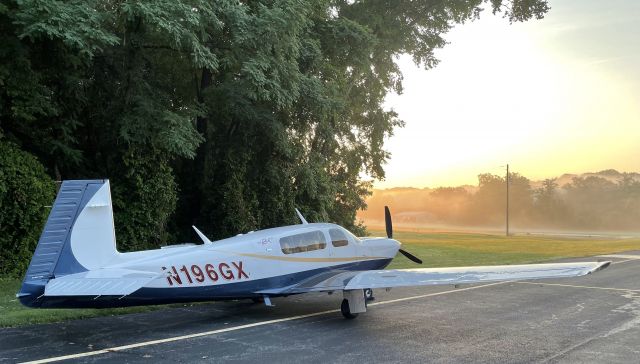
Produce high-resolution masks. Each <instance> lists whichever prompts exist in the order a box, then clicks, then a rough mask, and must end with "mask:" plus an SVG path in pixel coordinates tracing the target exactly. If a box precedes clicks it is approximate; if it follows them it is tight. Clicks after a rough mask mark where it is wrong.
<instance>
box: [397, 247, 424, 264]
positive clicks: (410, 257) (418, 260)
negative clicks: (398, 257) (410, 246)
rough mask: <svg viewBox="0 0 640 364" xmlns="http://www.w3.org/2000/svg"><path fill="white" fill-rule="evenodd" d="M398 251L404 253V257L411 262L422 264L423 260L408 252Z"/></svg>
mask: <svg viewBox="0 0 640 364" xmlns="http://www.w3.org/2000/svg"><path fill="white" fill-rule="evenodd" d="M398 251H399V252H400V253H402V255H404V256H405V257H407V258H409V260H411V261H413V262H415V263H418V264H422V260H421V259H420V258H418V257H416V256H415V255H413V254H411V253H409V252H408V251H406V250H403V249H400V250H398Z"/></svg>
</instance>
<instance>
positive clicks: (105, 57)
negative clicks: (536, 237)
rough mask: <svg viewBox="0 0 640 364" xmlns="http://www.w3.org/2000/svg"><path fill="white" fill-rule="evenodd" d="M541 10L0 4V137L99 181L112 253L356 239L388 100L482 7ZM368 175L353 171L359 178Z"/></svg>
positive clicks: (400, 4) (454, 5)
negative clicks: (303, 236) (110, 204)
mask: <svg viewBox="0 0 640 364" xmlns="http://www.w3.org/2000/svg"><path fill="white" fill-rule="evenodd" d="M485 8H486V9H487V10H490V11H494V12H500V13H502V14H504V16H505V17H507V18H508V19H509V21H522V20H527V19H530V18H539V17H541V16H542V15H543V14H544V13H545V12H546V11H547V9H548V8H547V6H546V1H544V0H529V1H524V2H523V1H516V0H510V1H508V0H504V1H502V0H474V1H466V0H465V1H461V0H447V1H439V2H415V1H409V0H398V1H343V0H313V1H299V0H251V1H241V2H240V1H232V0H172V1H170V0H161V1H155V0H154V1H150V0H143V1H133V0H121V1H109V0H107V1H95V0H89V1H61V0H53V1H43V0H8V1H6V2H4V3H3V4H2V5H1V6H0V30H1V32H0V45H1V46H0V85H1V86H2V87H1V88H0V133H2V134H4V135H5V137H6V138H7V139H8V140H12V141H15V142H17V144H18V145H20V147H21V148H22V149H23V150H25V151H27V152H29V153H31V154H33V155H35V156H36V157H37V158H38V159H39V160H40V161H42V163H43V164H44V166H45V167H46V171H47V172H48V173H49V175H50V176H52V177H54V178H55V179H56V180H61V179H73V178H110V179H111V180H112V181H113V183H112V186H113V194H114V201H115V218H116V222H117V225H116V235H117V238H118V242H119V247H120V249H123V250H136V249H143V248H149V247H153V246H158V245H160V244H163V243H166V242H167V241H170V240H173V239H179V240H193V239H194V238H195V236H194V235H193V232H192V231H191V230H190V226H191V225H192V224H196V225H198V226H199V227H200V228H201V229H202V230H203V231H204V232H205V233H207V234H209V235H210V237H211V238H220V237H225V236H229V235H231V234H236V233H241V232H246V231H247V230H254V229H258V228H265V227H270V226H275V225H280V224H288V223H294V222H295V221H296V220H295V214H294V212H293V208H294V207H296V206H297V207H299V208H300V209H301V210H302V211H303V213H305V214H306V215H307V217H308V218H309V220H310V221H318V220H323V221H333V222H337V223H340V224H342V225H345V226H346V227H348V228H350V229H352V230H354V231H355V232H357V233H360V234H361V233H364V227H363V226H362V225H361V223H358V222H357V221H356V219H355V214H356V211H357V210H358V209H363V208H365V207H366V204H365V197H366V196H367V195H368V194H369V193H370V192H369V190H370V187H371V181H372V180H375V179H383V178H384V169H383V166H384V163H385V162H386V160H387V159H388V157H389V154H388V153H387V152H386V151H385V150H384V141H385V139H386V138H388V137H389V136H390V135H391V134H392V132H393V130H394V128H397V127H400V126H402V121H401V120H399V119H398V117H397V115H396V114H395V112H393V110H387V109H385V108H384V107H383V101H384V98H385V96H386V95H387V93H388V92H389V91H401V90H402V75H401V73H400V70H399V69H398V67H397V65H396V63H395V60H396V58H397V56H399V55H400V54H403V53H408V54H411V55H412V56H413V58H414V60H415V61H416V62H417V63H419V64H421V65H423V66H424V67H426V68H430V67H433V66H435V65H436V64H437V60H436V58H435V57H434V53H433V51H434V49H435V48H439V47H442V46H444V45H445V43H446V42H445V41H444V38H443V34H444V33H446V32H447V31H448V30H449V29H451V27H452V26H454V25H455V24H457V23H462V22H465V21H470V20H473V19H475V18H477V17H478V16H479V15H480V13H481V12H482V10H483V9H485ZM365 176H366V177H365Z"/></svg>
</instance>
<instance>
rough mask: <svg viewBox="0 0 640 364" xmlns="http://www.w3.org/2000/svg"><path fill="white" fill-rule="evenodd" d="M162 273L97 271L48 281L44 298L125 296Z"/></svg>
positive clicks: (118, 270) (125, 270) (117, 270)
mask: <svg viewBox="0 0 640 364" xmlns="http://www.w3.org/2000/svg"><path fill="white" fill-rule="evenodd" d="M162 275H163V273H155V272H143V271H135V270H129V269H98V270H94V271H88V272H82V273H77V274H70V275H67V276H63V277H60V278H55V279H52V280H50V281H49V283H47V285H46V286H45V290H44V295H45V296H127V295H130V294H131V293H133V292H135V291H137V290H139V289H140V288H142V287H143V286H144V285H146V284H147V283H149V282H151V281H152V280H154V279H156V278H158V277H160V276H162Z"/></svg>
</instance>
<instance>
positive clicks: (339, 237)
mask: <svg viewBox="0 0 640 364" xmlns="http://www.w3.org/2000/svg"><path fill="white" fill-rule="evenodd" d="M329 236H330V237H331V244H332V245H333V246H335V247H341V246H347V245H348V244H349V239H348V238H347V235H346V234H345V233H344V232H342V230H340V229H329Z"/></svg>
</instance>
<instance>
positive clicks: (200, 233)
mask: <svg viewBox="0 0 640 364" xmlns="http://www.w3.org/2000/svg"><path fill="white" fill-rule="evenodd" d="M191 227H192V228H193V230H195V231H196V234H198V236H199V237H200V239H202V242H203V243H205V244H213V242H212V241H211V240H209V238H207V237H206V236H205V235H204V234H203V233H202V231H200V230H198V228H197V227H195V226H194V225H191Z"/></svg>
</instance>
